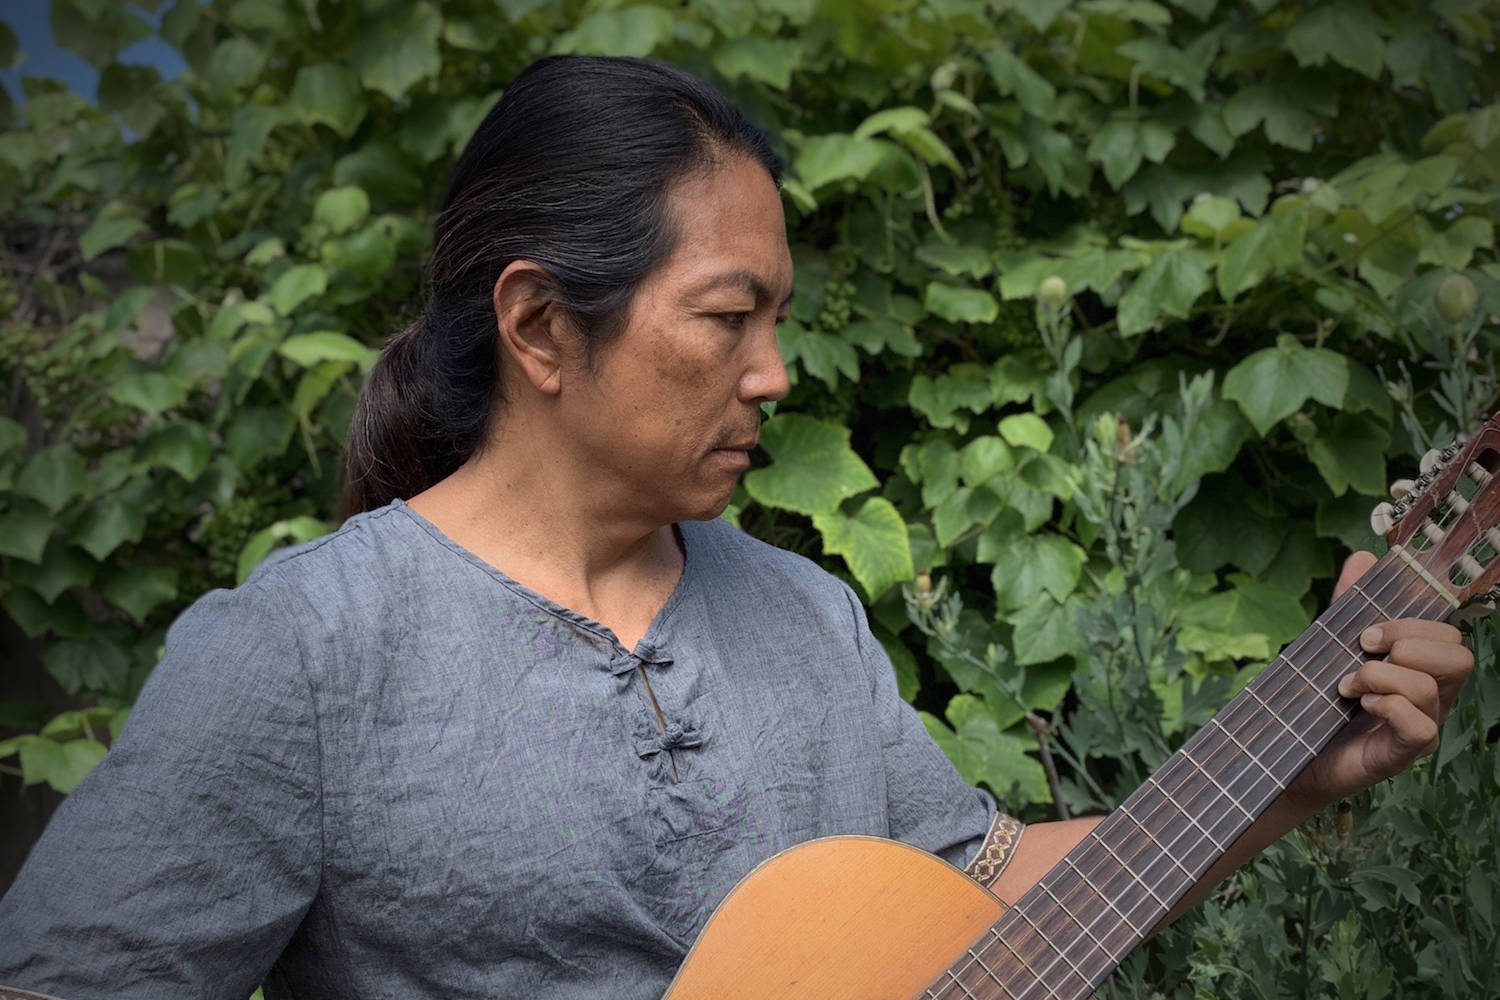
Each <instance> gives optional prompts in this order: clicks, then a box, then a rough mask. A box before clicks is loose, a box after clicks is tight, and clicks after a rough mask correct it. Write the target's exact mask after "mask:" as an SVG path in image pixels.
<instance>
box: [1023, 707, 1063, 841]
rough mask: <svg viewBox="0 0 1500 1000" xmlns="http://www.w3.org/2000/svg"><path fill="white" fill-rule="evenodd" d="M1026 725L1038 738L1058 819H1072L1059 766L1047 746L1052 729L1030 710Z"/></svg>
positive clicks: (1038, 747) (1043, 767)
mask: <svg viewBox="0 0 1500 1000" xmlns="http://www.w3.org/2000/svg"><path fill="white" fill-rule="evenodd" d="M1026 724H1027V725H1028V726H1030V727H1031V734H1032V735H1033V736H1035V737H1036V745H1037V749H1038V750H1039V751H1040V753H1041V758H1042V770H1043V771H1045V772H1046V773H1047V787H1048V788H1050V789H1051V790H1052V804H1053V805H1055V806H1056V807H1057V817H1058V819H1072V818H1073V816H1072V814H1071V813H1070V812H1069V811H1068V804H1067V803H1066V802H1064V801H1063V796H1062V782H1061V781H1059V780H1058V777H1057V764H1056V763H1055V762H1054V761H1053V760H1052V748H1051V747H1050V746H1048V745H1047V743H1048V741H1047V736H1048V734H1050V733H1051V732H1052V727H1051V726H1050V725H1049V724H1048V723H1047V720H1046V719H1043V718H1042V717H1041V716H1040V715H1037V714H1036V713H1035V712H1033V711H1031V710H1030V709H1028V710H1027V711H1026Z"/></svg>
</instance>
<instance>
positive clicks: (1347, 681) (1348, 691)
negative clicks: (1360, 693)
mask: <svg viewBox="0 0 1500 1000" xmlns="http://www.w3.org/2000/svg"><path fill="white" fill-rule="evenodd" d="M1339 694H1341V695H1343V696H1344V697H1345V698H1353V697H1354V675H1353V674H1345V675H1344V676H1342V677H1340V678H1339Z"/></svg>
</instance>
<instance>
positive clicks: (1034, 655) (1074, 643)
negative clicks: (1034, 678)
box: [1006, 595, 1081, 667]
mask: <svg viewBox="0 0 1500 1000" xmlns="http://www.w3.org/2000/svg"><path fill="white" fill-rule="evenodd" d="M1080 608H1081V605H1080V603H1079V601H1078V598H1077V596H1076V595H1074V596H1071V597H1069V598H1068V599H1067V600H1065V601H1055V600H1053V599H1052V598H1051V597H1047V596H1045V595H1043V596H1040V597H1038V598H1037V599H1036V600H1034V601H1032V602H1031V603H1030V604H1028V605H1026V606H1025V607H1023V608H1022V609H1021V610H1020V611H1018V612H1016V613H1014V614H1011V615H1008V616H1006V620H1007V621H1009V622H1010V623H1011V624H1012V625H1014V626H1015V629H1016V631H1015V638H1014V643H1015V655H1016V664H1017V665H1018V666H1023V667H1025V666H1030V665H1031V664H1034V663H1047V662H1048V661H1051V660H1055V659H1057V658H1058V657H1061V656H1069V655H1071V654H1073V653H1076V652H1078V650H1079V644H1080V642H1081V639H1080V637H1079V633H1078V613H1079V610H1080Z"/></svg>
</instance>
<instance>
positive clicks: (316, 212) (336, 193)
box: [313, 186, 370, 233]
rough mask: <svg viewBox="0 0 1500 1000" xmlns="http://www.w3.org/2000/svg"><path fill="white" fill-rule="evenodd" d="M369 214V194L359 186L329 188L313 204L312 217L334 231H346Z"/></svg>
mask: <svg viewBox="0 0 1500 1000" xmlns="http://www.w3.org/2000/svg"><path fill="white" fill-rule="evenodd" d="M369 215H370V196H369V195H367V194H365V189H364V188H360V187H349V186H346V187H336V188H329V189H328V190H327V191H324V192H323V193H322V194H320V195H318V200H317V201H316V202H315V203H314V204H313V218H314V219H315V220H317V221H318V222H321V223H323V225H325V226H327V227H328V228H329V229H330V230H331V231H332V232H335V233H347V232H348V231H349V230H351V229H353V228H354V227H355V226H357V225H359V224H360V223H361V222H364V221H365V219H367V218H369Z"/></svg>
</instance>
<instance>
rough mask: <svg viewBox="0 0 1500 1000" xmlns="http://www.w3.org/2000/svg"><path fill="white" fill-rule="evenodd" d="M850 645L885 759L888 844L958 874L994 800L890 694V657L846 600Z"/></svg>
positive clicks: (987, 824) (978, 842) (974, 851)
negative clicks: (865, 679) (862, 668)
mask: <svg viewBox="0 0 1500 1000" xmlns="http://www.w3.org/2000/svg"><path fill="white" fill-rule="evenodd" d="M847 596H848V599H849V602H850V604H851V605H853V611H854V617H855V622H856V631H855V637H856V642H857V643H858V644H859V650H860V656H861V657H862V659H863V660H864V662H865V665H866V666H867V667H868V668H869V671H870V675H871V678H870V684H871V698H872V699H873V701H874V708H875V713H876V719H877V720H878V724H879V727H880V732H881V741H882V745H883V753H884V757H885V780H886V802H887V812H888V816H889V821H890V836H891V837H892V838H893V839H895V840H900V841H903V842H905V843H908V844H911V845H912V846H913V847H920V848H921V849H922V850H924V851H927V852H928V853H930V854H936V855H937V856H938V857H940V858H942V859H943V860H944V861H947V862H948V863H949V864H951V865H953V866H954V867H956V868H963V867H965V866H966V865H967V864H969V862H970V861H971V860H973V859H974V858H976V856H978V855H979V854H980V852H981V850H982V849H983V847H984V845H985V842H986V837H987V835H988V834H989V832H990V830H991V828H992V826H993V824H994V821H995V818H996V807H995V800H994V798H992V797H991V796H990V794H989V793H988V792H986V791H984V790H983V789H979V788H974V787H973V786H971V785H969V784H968V782H966V781H964V780H963V778H962V777H960V776H959V773H958V770H957V769H956V768H955V767H954V766H953V763H952V761H950V760H949V759H948V755H947V754H945V753H943V751H942V748H941V747H939V746H938V745H937V744H936V743H935V742H933V739H932V737H931V736H929V735H928V734H927V727H926V726H924V725H923V724H922V720H921V718H920V717H919V716H918V715H917V712H916V710H915V709H914V708H912V707H911V706H910V705H908V704H907V703H906V701H905V700H904V699H902V697H901V694H900V692H899V691H898V690H897V689H896V672H895V669H894V668H893V667H892V666H891V660H890V657H889V656H887V655H886V652H885V649H884V648H883V647H882V646H881V645H880V642H879V640H877V639H876V638H875V636H874V634H873V633H872V632H871V631H870V625H869V621H868V619H867V618H866V616H865V611H864V608H863V607H862V606H861V605H860V603H859V601H858V599H857V598H855V596H854V594H853V592H852V591H851V592H847Z"/></svg>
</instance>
